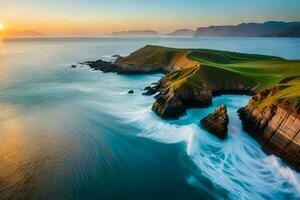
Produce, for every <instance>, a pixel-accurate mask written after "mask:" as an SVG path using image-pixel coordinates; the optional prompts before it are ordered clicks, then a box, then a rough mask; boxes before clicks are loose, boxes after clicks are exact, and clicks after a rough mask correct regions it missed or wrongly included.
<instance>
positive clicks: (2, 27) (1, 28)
mask: <svg viewBox="0 0 300 200" xmlns="http://www.w3.org/2000/svg"><path fill="white" fill-rule="evenodd" d="M3 29H4V25H3V24H2V23H0V31H1V30H3Z"/></svg>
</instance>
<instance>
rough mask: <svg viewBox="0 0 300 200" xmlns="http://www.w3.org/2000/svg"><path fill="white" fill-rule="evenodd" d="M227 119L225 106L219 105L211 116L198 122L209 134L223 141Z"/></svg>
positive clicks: (225, 135) (226, 129)
mask: <svg viewBox="0 0 300 200" xmlns="http://www.w3.org/2000/svg"><path fill="white" fill-rule="evenodd" d="M228 123H229V118H228V115H227V109H226V106H225V105H221V106H220V107H219V108H217V109H216V110H215V111H214V112H213V113H212V114H210V115H208V116H206V117H205V118H203V119H202V120H201V121H200V124H201V126H202V127H203V128H204V129H205V130H207V131H208V132H209V133H211V134H213V135H215V136H217V137H218V138H219V139H221V140H224V139H226V137H227V132H228Z"/></svg>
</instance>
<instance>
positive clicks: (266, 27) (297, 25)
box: [194, 21, 300, 37]
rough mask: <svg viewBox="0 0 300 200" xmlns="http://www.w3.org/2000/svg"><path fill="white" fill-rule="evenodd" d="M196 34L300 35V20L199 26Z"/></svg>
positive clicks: (232, 35) (233, 35) (221, 35)
mask: <svg viewBox="0 0 300 200" xmlns="http://www.w3.org/2000/svg"><path fill="white" fill-rule="evenodd" d="M194 36H216V37H300V22H277V21H268V22H265V23H241V24H239V25H236V26H233V25H229V26H209V27H199V28H198V29H197V30H196V33H195V35H194Z"/></svg>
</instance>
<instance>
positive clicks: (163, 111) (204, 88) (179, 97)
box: [152, 66, 257, 119]
mask: <svg viewBox="0 0 300 200" xmlns="http://www.w3.org/2000/svg"><path fill="white" fill-rule="evenodd" d="M217 74H219V76H217ZM174 77H175V78H174ZM229 77H230V78H229ZM256 86H257V84H256V83H255V82H250V83H249V80H248V79H247V78H244V77H240V75H238V74H236V73H234V72H224V71H222V70H220V69H217V68H214V67H209V66H202V67H200V68H194V69H193V68H189V69H185V70H181V71H175V72H173V73H169V74H167V75H166V76H165V77H163V78H162V79H161V80H160V81H159V82H158V84H157V86H156V87H157V90H158V92H159V95H158V98H157V100H156V102H155V103H154V104H153V106H152V110H153V111H154V112H156V114H158V115H159V116H160V117H162V118H168V119H178V117H179V116H180V115H183V114H185V110H186V109H187V108H192V107H197V108H203V107H208V106H210V105H211V104H212V98H213V97H214V96H218V95H222V94H232V93H234V94H252V93H254V91H255V89H256Z"/></svg>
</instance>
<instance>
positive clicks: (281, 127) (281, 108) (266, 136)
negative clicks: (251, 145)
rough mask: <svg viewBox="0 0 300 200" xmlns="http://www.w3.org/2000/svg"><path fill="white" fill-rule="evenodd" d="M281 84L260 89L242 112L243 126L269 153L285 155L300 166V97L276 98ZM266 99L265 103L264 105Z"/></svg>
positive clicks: (284, 156)
mask: <svg viewBox="0 0 300 200" xmlns="http://www.w3.org/2000/svg"><path fill="white" fill-rule="evenodd" d="M280 90H281V88H279V87H274V88H269V89H266V90H263V91H261V92H259V93H257V94H256V95H255V96H253V97H252V99H251V100H250V101H249V103H248V105H247V106H246V107H244V108H241V109H239V111H238V113H239V116H240V119H241V121H242V124H243V128H244V130H245V131H246V132H248V133H249V134H250V135H251V136H253V137H254V138H255V139H257V140H258V141H259V142H260V143H261V145H262V147H263V149H264V150H265V151H266V152H267V153H271V154H274V155H277V156H279V157H281V158H282V159H283V160H284V161H286V162H287V163H288V164H290V165H292V166H294V167H295V168H296V169H297V170H300V154H299V152H300V109H299V108H300V100H299V99H297V98H291V99H277V100H276V99H275V100H274V95H277V94H278V93H279V92H280ZM261 102H265V104H264V105H260V103H261Z"/></svg>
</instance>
